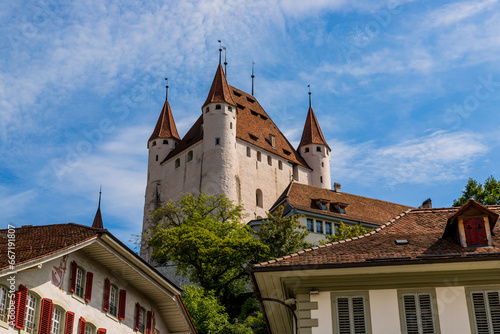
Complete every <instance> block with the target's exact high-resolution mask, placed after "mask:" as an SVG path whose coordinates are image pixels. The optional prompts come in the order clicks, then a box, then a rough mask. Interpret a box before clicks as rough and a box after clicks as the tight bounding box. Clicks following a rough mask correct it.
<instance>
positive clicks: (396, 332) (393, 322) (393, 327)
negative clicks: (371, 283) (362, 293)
mask: <svg viewBox="0 0 500 334" xmlns="http://www.w3.org/2000/svg"><path fill="white" fill-rule="evenodd" d="M369 303H370V317H371V324H372V334H400V333H401V323H400V320H399V306H398V291H397V290H396V289H390V290H370V291H369Z"/></svg>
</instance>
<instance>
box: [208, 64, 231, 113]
mask: <svg viewBox="0 0 500 334" xmlns="http://www.w3.org/2000/svg"><path fill="white" fill-rule="evenodd" d="M213 102H226V103H229V104H231V105H233V106H236V104H235V103H234V101H233V98H232V96H231V93H230V92H229V85H228V84H227V80H226V75H225V74H224V70H223V69H222V65H221V64H219V66H218V67H217V71H215V76H214V80H213V81H212V87H210V91H209V92H208V96H207V99H206V101H205V103H204V104H203V107H205V106H206V105H207V104H209V103H213Z"/></svg>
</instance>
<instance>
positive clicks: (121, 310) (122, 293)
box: [118, 289, 127, 320]
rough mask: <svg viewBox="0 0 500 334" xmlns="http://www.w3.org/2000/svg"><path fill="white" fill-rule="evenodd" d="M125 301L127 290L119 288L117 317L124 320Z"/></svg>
mask: <svg viewBox="0 0 500 334" xmlns="http://www.w3.org/2000/svg"><path fill="white" fill-rule="evenodd" d="M126 302H127V291H126V290H124V289H122V290H120V303H119V304H118V319H120V320H125V305H126Z"/></svg>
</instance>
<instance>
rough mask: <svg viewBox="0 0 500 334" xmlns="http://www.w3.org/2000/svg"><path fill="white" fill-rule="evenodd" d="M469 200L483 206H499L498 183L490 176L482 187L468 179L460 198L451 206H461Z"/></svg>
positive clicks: (499, 182) (499, 188)
mask: <svg viewBox="0 0 500 334" xmlns="http://www.w3.org/2000/svg"><path fill="white" fill-rule="evenodd" d="M471 198H472V199H474V200H476V201H478V202H479V203H481V204H484V205H498V204H500V181H497V180H495V178H494V177H493V175H491V176H490V177H488V178H487V179H486V181H484V185H483V184H481V183H479V182H477V181H476V180H474V179H472V178H469V181H467V185H466V186H465V189H464V190H463V191H462V197H460V198H458V199H456V200H454V201H453V206H462V205H464V204H465V203H467V201H468V200H469V199H471Z"/></svg>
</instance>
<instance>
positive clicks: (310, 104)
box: [307, 85, 312, 108]
mask: <svg viewBox="0 0 500 334" xmlns="http://www.w3.org/2000/svg"><path fill="white" fill-rule="evenodd" d="M307 87H308V88H309V108H311V106H312V103H311V85H307Z"/></svg>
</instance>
